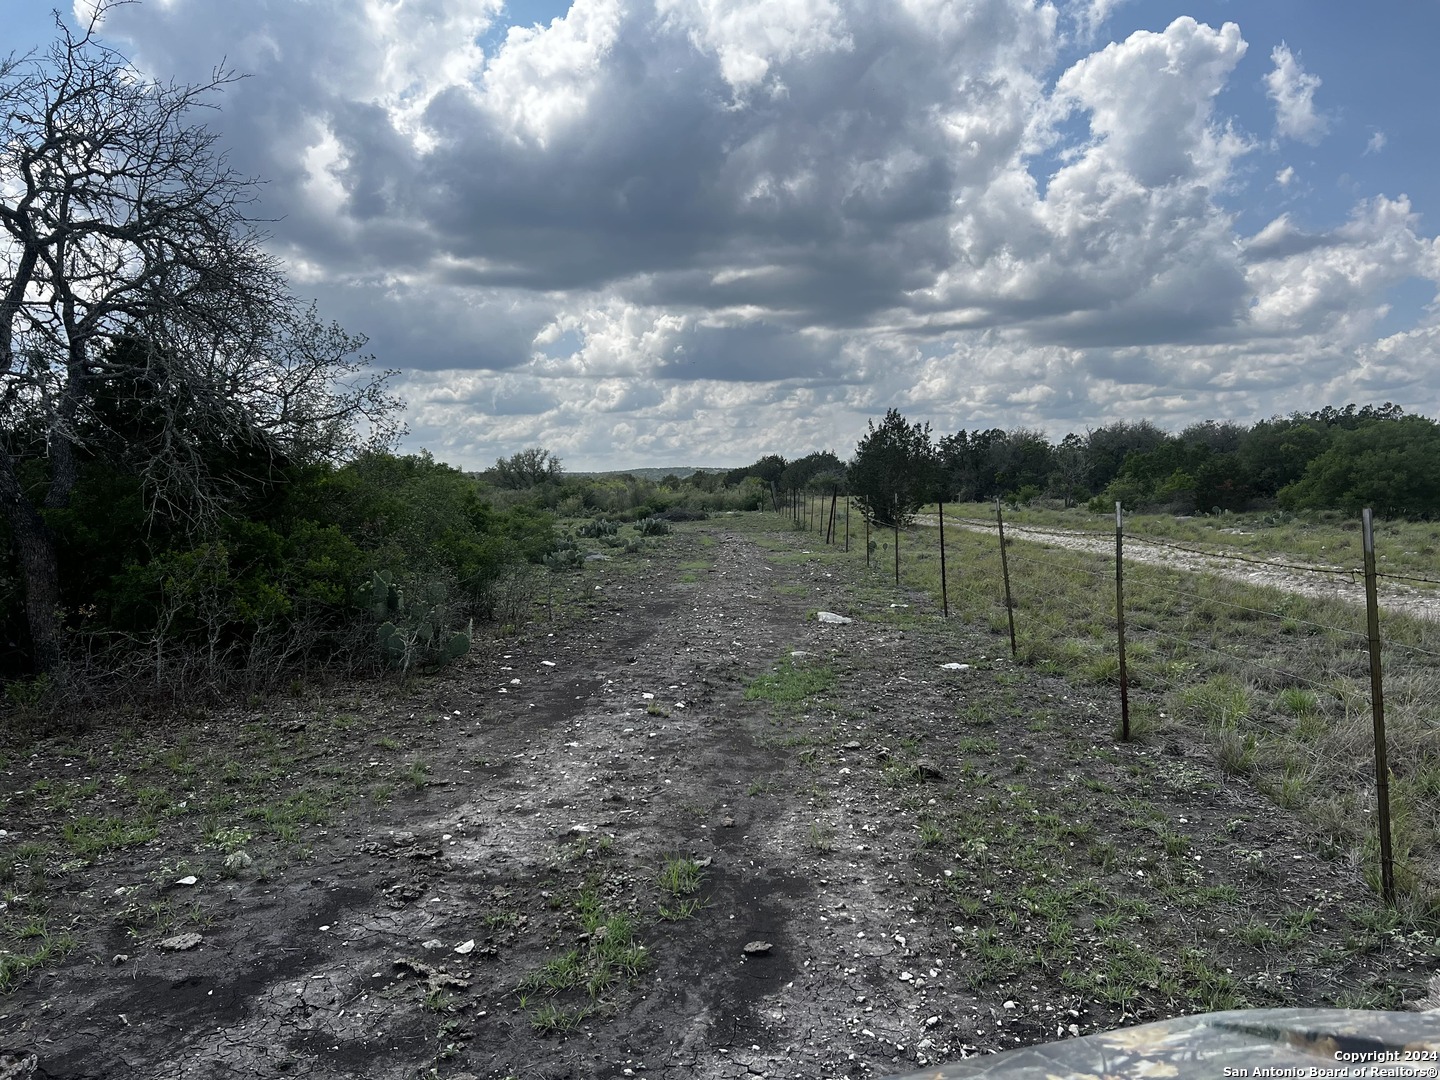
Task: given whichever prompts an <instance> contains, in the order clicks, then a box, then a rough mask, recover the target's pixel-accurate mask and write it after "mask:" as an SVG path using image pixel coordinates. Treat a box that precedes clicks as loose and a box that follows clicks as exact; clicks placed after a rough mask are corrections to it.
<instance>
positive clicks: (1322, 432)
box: [1236, 413, 1334, 498]
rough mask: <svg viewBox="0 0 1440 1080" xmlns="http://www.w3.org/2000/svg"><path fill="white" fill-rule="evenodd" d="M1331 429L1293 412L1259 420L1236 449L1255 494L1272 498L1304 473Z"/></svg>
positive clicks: (1331, 433) (1322, 449)
mask: <svg viewBox="0 0 1440 1080" xmlns="http://www.w3.org/2000/svg"><path fill="white" fill-rule="evenodd" d="M1333 436H1334V429H1333V428H1330V427H1327V426H1326V425H1325V424H1324V422H1323V421H1319V420H1315V419H1313V418H1306V417H1303V416H1301V415H1300V414H1299V413H1296V414H1294V415H1293V416H1288V417H1284V416H1276V417H1272V418H1271V419H1269V420H1261V421H1260V422H1259V423H1257V424H1255V425H1254V426H1253V427H1252V428H1251V429H1250V430H1249V431H1247V432H1246V433H1245V436H1244V438H1242V439H1241V440H1240V447H1239V449H1238V450H1237V451H1236V453H1237V454H1238V455H1239V459H1240V464H1241V467H1242V469H1243V471H1244V475H1245V478H1246V480H1247V482H1248V483H1249V485H1250V487H1251V489H1252V490H1253V491H1254V492H1255V494H1256V495H1258V496H1260V497H1262V498H1274V497H1275V495H1276V494H1277V493H1278V492H1279V491H1280V489H1281V488H1283V487H1285V486H1286V485H1288V484H1293V483H1295V482H1296V481H1297V480H1299V479H1300V478H1301V477H1302V476H1304V475H1305V469H1306V468H1307V467H1308V466H1309V464H1310V462H1312V461H1313V460H1315V458H1317V457H1319V456H1320V455H1321V454H1323V453H1324V452H1325V450H1326V449H1327V448H1328V447H1329V446H1330V440H1331V438H1332V437H1333Z"/></svg>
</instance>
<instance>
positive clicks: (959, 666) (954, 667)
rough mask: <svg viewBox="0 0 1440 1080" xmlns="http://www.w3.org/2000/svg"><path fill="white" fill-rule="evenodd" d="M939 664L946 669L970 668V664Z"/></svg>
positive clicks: (965, 669) (961, 669)
mask: <svg viewBox="0 0 1440 1080" xmlns="http://www.w3.org/2000/svg"><path fill="white" fill-rule="evenodd" d="M940 666H941V667H942V668H944V669H945V670H946V671H969V670H970V665H969V664H953V663H952V664H941V665H940Z"/></svg>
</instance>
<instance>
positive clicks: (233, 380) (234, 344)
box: [0, 0, 400, 670]
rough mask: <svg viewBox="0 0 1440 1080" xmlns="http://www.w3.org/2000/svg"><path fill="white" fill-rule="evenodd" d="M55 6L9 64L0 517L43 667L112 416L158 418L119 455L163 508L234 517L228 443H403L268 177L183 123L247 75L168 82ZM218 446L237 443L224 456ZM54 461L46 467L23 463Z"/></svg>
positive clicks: (1, 104)
mask: <svg viewBox="0 0 1440 1080" xmlns="http://www.w3.org/2000/svg"><path fill="white" fill-rule="evenodd" d="M114 3H115V0H102V2H100V3H99V4H97V5H96V6H95V9H94V13H93V15H92V16H91V19H90V22H89V23H88V25H87V26H86V27H85V28H84V32H83V33H82V34H79V35H78V36H77V35H76V34H74V33H72V32H71V31H70V30H69V29H68V28H67V27H66V26H65V24H64V23H63V22H62V21H61V20H60V19H59V17H58V16H57V18H56V26H57V30H58V34H57V38H56V40H55V42H54V43H53V44H52V45H51V47H50V48H49V50H48V52H46V53H44V54H42V55H38V56H36V55H31V56H26V57H22V58H19V59H16V58H14V57H11V58H9V59H6V60H4V61H3V62H0V260H3V265H4V272H3V275H0V283H3V285H4V289H3V294H0V449H3V453H0V513H3V515H4V518H5V521H6V522H7V524H8V525H9V527H10V533H11V539H12V542H13V544H14V545H15V549H16V553H17V557H18V561H19V564H20V567H21V571H22V575H23V578H24V581H25V608H26V620H27V624H28V628H29V632H30V637H31V649H32V655H33V658H34V663H35V665H36V667H37V668H39V669H40V670H48V669H50V668H53V667H54V666H55V665H56V664H57V663H58V662H59V660H60V658H61V646H62V640H61V621H60V617H59V609H60V602H61V597H60V592H59V584H58V582H59V577H58V567H57V561H56V560H57V555H56V551H57V548H56V538H55V535H54V534H53V532H52V531H51V528H50V526H49V524H48V523H47V521H46V514H47V513H49V512H51V511H56V510H62V509H64V508H65V507H66V506H67V505H68V503H69V501H70V497H71V493H72V492H73V490H74V487H75V484H76V482H77V479H78V477H79V473H80V470H81V468H82V466H83V465H84V464H85V463H86V461H87V460H92V459H94V458H97V457H98V458H107V457H112V456H114V455H113V454H112V450H113V448H114V445H115V443H116V441H117V440H115V439H114V438H107V437H106V436H105V434H104V431H105V428H106V426H107V424H108V422H109V419H108V418H109V417H114V416H125V415H131V416H138V415H140V414H143V418H144V423H143V427H144V429H145V432H146V441H145V444H144V446H143V450H142V451H141V452H139V453H136V452H135V450H134V448H129V450H128V451H127V455H128V456H127V457H126V458H125V460H123V461H121V462H120V463H121V464H123V465H126V466H128V467H130V468H132V469H134V470H136V471H137V472H138V473H139V474H140V476H141V477H142V478H143V480H144V483H145V490H146V493H147V499H148V505H149V508H150V510H151V511H152V512H157V513H158V512H164V513H169V514H175V515H177V516H179V517H182V518H184V519H186V520H188V521H190V522H191V523H204V522H206V521H210V520H214V519H215V518H216V517H218V516H221V515H223V514H224V512H225V506H226V502H225V494H226V487H227V483H228V482H229V481H231V480H233V479H234V477H233V476H226V475H223V474H221V473H218V472H217V471H216V470H215V469H214V467H213V466H214V463H215V461H216V460H217V459H216V457H215V455H213V453H212V451H213V450H214V449H215V448H216V447H218V446H226V447H229V448H231V449H232V450H236V449H239V448H242V447H243V448H244V449H245V453H246V454H247V455H248V456H250V457H254V458H264V459H271V458H274V459H286V460H291V461H305V460H323V459H329V460H340V459H343V458H345V457H347V456H349V455H351V454H353V453H355V452H358V450H359V449H360V448H361V445H362V442H363V440H362V439H361V437H360V436H359V435H358V434H357V431H356V428H357V425H358V426H368V427H369V429H370V434H371V436H372V439H371V445H374V446H383V445H386V444H388V443H390V442H391V441H393V438H394V436H395V435H396V433H397V431H398V425H397V424H396V423H395V421H394V419H393V417H394V415H395V412H396V410H397V409H398V407H399V404H400V403H399V402H398V401H397V400H395V399H394V398H393V397H391V396H389V395H388V394H387V393H386V392H385V389H384V384H385V382H386V380H387V379H388V378H389V376H390V375H391V374H393V373H391V372H386V373H383V374H380V375H366V374H362V369H363V368H364V366H365V363H366V360H365V359H364V358H359V357H358V351H359V349H361V348H362V347H363V345H364V339H363V338H357V337H351V336H350V335H347V334H345V333H344V331H342V330H340V328H339V327H336V326H333V325H332V326H326V325H324V324H322V323H321V322H320V320H319V319H318V317H316V315H315V313H314V311H313V309H305V308H303V307H302V306H301V305H299V304H298V303H297V302H296V300H295V298H294V297H293V296H292V295H291V294H290V292H289V289H288V286H287V283H286V280H285V277H284V274H283V273H282V272H281V269H280V267H279V265H278V264H277V263H276V261H275V260H274V259H273V258H272V257H271V256H269V255H268V254H267V253H266V251H265V250H264V239H265V237H264V236H263V234H262V233H261V232H259V231H258V229H257V228H256V227H255V225H254V223H253V222H252V221H251V219H250V218H249V217H248V216H247V211H248V209H249V207H250V206H251V204H252V203H253V201H254V191H255V182H254V181H253V180H252V179H250V178H247V177H243V176H241V175H239V174H237V173H236V172H235V171H234V170H232V169H231V168H230V167H229V166H228V165H227V164H226V161H225V157H224V155H223V154H222V153H221V152H219V150H218V149H217V147H216V137H215V136H214V134H212V133H211V132H210V131H208V130H207V129H206V128H205V127H204V126H203V125H199V124H196V123H193V122H192V121H191V119H190V117H191V114H192V113H193V112H194V110H195V109H197V108H200V107H202V106H205V105H206V104H207V101H208V98H209V97H211V96H212V95H213V94H214V93H216V92H218V91H220V90H222V89H223V88H224V86H225V85H226V84H227V83H229V82H230V81H231V80H232V79H233V76H232V75H231V74H230V73H228V72H226V71H224V70H216V71H215V72H214V73H213V75H212V77H211V79H210V80H209V81H207V82H205V83H201V84H194V85H190V84H177V83H159V82H155V81H153V80H150V79H147V78H145V77H144V76H143V75H141V74H140V73H139V72H137V71H136V70H135V69H134V68H133V67H131V65H130V64H129V63H128V61H126V60H125V58H124V57H123V56H121V55H119V54H118V53H116V52H114V51H113V50H111V49H109V48H107V47H105V46H103V45H101V44H100V43H99V42H98V41H97V40H96V38H95V28H96V26H97V25H98V24H99V22H100V21H101V20H102V19H103V17H104V14H105V12H106V11H107V10H108V9H109V8H110V7H113V6H114ZM221 457H222V458H223V457H224V455H221ZM37 460H38V461H40V462H42V463H43V469H41V470H40V475H39V476H38V478H36V477H35V475H34V470H32V469H30V467H29V464H28V463H30V462H34V461H37Z"/></svg>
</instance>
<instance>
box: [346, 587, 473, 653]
mask: <svg viewBox="0 0 1440 1080" xmlns="http://www.w3.org/2000/svg"><path fill="white" fill-rule="evenodd" d="M414 592H415V595H416V596H417V597H418V598H419V600H420V603H419V604H407V603H406V601H405V594H404V591H403V590H402V589H401V587H400V586H399V584H397V583H396V582H395V581H394V580H393V579H392V577H391V575H390V574H389V573H387V572H383V571H377V572H375V573H374V574H372V575H371V578H370V581H369V582H368V583H366V584H365V585H362V586H361V587H360V589H359V590H357V593H358V596H359V599H360V601H361V603H362V604H363V605H364V606H367V607H368V608H369V609H370V613H371V615H372V616H373V617H374V618H376V619H383V620H384V621H383V622H382V623H381V624H380V625H379V626H378V627H376V628H375V645H376V648H377V649H378V650H379V653H380V657H381V659H382V660H383V661H384V662H385V664H386V665H387V666H389V667H392V668H396V669H398V670H400V671H408V670H410V668H411V667H413V666H415V665H417V664H436V665H438V664H446V663H449V662H450V661H452V660H455V659H458V658H459V657H461V656H464V655H465V653H467V652H469V650H470V643H471V640H472V638H473V635H474V625H475V624H474V621H473V620H472V621H471V622H470V623H469V624H468V625H467V626H466V628H465V629H464V630H450V629H449V628H448V627H447V625H446V624H447V623H448V622H449V618H448V614H447V605H446V601H447V599H448V596H449V588H448V586H447V585H446V583H445V582H444V581H443V580H439V579H431V580H428V581H425V582H422V583H419V584H418V585H416V587H415V589H414Z"/></svg>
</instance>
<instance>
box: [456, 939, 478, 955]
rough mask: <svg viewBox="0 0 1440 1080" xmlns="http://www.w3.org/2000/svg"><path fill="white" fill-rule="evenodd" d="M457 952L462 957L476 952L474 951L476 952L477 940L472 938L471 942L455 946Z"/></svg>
mask: <svg viewBox="0 0 1440 1080" xmlns="http://www.w3.org/2000/svg"><path fill="white" fill-rule="evenodd" d="M455 951H456V952H457V953H459V954H460V955H461V956H465V955H466V954H467V953H472V952H474V951H475V939H474V938H471V939H470V940H469V941H466V942H462V943H461V944H459V945H456V946H455Z"/></svg>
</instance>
